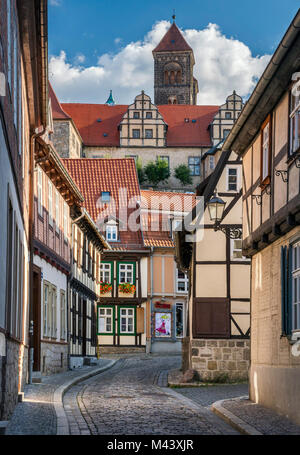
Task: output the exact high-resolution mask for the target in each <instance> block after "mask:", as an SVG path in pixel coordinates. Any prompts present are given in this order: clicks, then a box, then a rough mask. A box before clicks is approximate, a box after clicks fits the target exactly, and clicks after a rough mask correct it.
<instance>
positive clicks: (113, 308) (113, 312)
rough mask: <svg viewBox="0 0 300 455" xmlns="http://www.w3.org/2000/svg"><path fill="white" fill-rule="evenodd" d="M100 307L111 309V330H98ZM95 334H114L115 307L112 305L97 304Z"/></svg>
mask: <svg viewBox="0 0 300 455" xmlns="http://www.w3.org/2000/svg"><path fill="white" fill-rule="evenodd" d="M101 309H111V310H112V331H111V332H100V331H99V316H100V314H99V313H100V310H101ZM97 335H102V336H103V335H107V336H112V335H115V307H114V305H101V304H98V305H97Z"/></svg>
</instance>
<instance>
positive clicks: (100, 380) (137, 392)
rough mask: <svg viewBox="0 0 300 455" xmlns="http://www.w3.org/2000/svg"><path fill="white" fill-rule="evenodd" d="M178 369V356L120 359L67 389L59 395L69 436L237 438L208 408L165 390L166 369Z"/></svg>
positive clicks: (224, 392) (224, 394) (224, 389)
mask: <svg viewBox="0 0 300 455" xmlns="http://www.w3.org/2000/svg"><path fill="white" fill-rule="evenodd" d="M179 367H180V357H150V356H141V357H138V358H137V357H135V358H127V359H120V360H119V361H118V362H117V364H116V365H115V366H114V367H113V368H111V369H110V370H108V371H106V372H105V373H102V374H101V375H98V376H95V377H93V378H90V379H88V380H86V381H84V382H81V383H80V384H78V385H76V386H74V387H72V388H71V389H70V390H69V391H68V392H67V393H66V395H65V397H64V407H65V411H66V414H67V418H68V422H69V426H70V432H71V434H114V435H130V434H146V435H148V434H156V435H171V434H172V435H176V434H190V435H197V434H203V435H216V434H238V433H237V432H236V431H235V430H233V429H232V428H231V427H230V426H229V425H227V424H226V423H225V422H223V420H221V419H220V418H218V417H217V416H215V415H214V414H213V413H212V412H211V411H210V410H209V409H206V408H205V407H203V406H201V405H200V404H199V403H196V402H195V401H194V402H193V401H191V400H189V399H188V398H186V397H184V396H183V395H182V394H179V393H177V392H176V391H174V390H171V389H166V386H167V371H168V370H170V369H173V368H179ZM210 389H212V390H211V393H213V387H211V388H210ZM199 392H200V391H199ZM218 397H219V395H218ZM218 397H217V398H218ZM223 397H224V398H226V387H224V388H223ZM210 400H211V401H214V399H213V397H211V398H210Z"/></svg>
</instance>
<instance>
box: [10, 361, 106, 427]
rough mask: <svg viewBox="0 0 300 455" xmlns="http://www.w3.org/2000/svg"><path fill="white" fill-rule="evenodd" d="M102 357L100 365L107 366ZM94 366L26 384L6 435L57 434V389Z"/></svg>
mask: <svg viewBox="0 0 300 455" xmlns="http://www.w3.org/2000/svg"><path fill="white" fill-rule="evenodd" d="M108 362H109V360H107V359H102V360H101V361H100V362H99V363H98V365H97V368H98V367H99V366H105V365H106V364H107V363H108ZM92 369H93V367H84V368H81V369H78V370H72V371H66V372H64V373H59V374H55V375H51V376H46V377H43V380H42V383H40V384H32V385H29V384H28V385H26V386H25V391H24V392H25V396H24V401H23V403H18V405H17V406H16V408H15V410H14V413H13V415H12V418H11V420H10V422H9V424H8V427H7V428H6V431H5V434H6V435H55V434H56V413H55V409H54V405H53V394H54V392H55V390H56V389H57V388H58V387H59V386H60V385H62V384H64V383H65V382H66V381H68V380H70V379H72V378H75V377H77V376H80V375H81V374H84V373H85V372H89V371H92Z"/></svg>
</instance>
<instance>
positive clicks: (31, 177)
mask: <svg viewBox="0 0 300 455" xmlns="http://www.w3.org/2000/svg"><path fill="white" fill-rule="evenodd" d="M45 132H46V127H45V126H43V130H42V131H41V132H40V133H34V134H32V136H31V139H30V157H29V226H28V227H29V251H30V255H29V362H28V368H29V369H28V382H29V384H32V371H33V362H34V340H33V332H34V327H33V324H34V322H33V315H34V311H33V239H34V152H35V143H36V139H37V138H39V137H41V136H43V135H44V134H45Z"/></svg>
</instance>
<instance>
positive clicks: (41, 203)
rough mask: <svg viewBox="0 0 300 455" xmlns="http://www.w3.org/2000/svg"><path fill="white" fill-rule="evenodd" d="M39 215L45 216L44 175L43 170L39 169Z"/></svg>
mask: <svg viewBox="0 0 300 455" xmlns="http://www.w3.org/2000/svg"><path fill="white" fill-rule="evenodd" d="M37 187H38V213H39V215H40V216H43V173H42V169H41V168H40V167H38V182H37Z"/></svg>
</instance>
